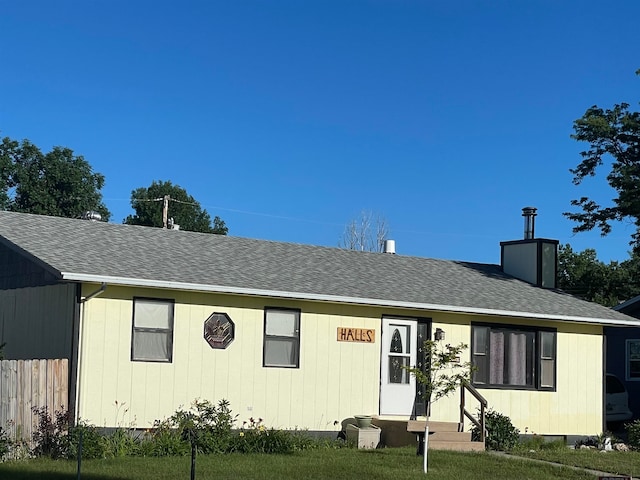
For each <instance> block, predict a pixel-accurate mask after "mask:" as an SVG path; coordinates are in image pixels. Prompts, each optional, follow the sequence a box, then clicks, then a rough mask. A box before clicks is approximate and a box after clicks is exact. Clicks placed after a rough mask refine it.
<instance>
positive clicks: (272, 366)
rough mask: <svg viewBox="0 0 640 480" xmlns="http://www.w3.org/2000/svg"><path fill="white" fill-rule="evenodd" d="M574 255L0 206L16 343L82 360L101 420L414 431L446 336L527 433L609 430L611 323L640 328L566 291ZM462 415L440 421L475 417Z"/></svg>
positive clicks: (529, 247)
mask: <svg viewBox="0 0 640 480" xmlns="http://www.w3.org/2000/svg"><path fill="white" fill-rule="evenodd" d="M556 246H557V242H554V241H550V240H544V239H536V238H532V236H531V238H528V239H525V240H519V241H514V242H503V243H502V244H501V251H502V255H501V256H502V265H491V264H479V263H470V262H462V261H449V260H436V259H430V258H418V257H410V256H403V255H395V254H391V253H369V252H359V251H351V250H343V249H337V248H327V247H317V246H309V245H299V244H292V243H280V242H272V241H263V240H253V239H247V238H236V237H230V236H218V235H210V234H201V233H194V232H186V231H179V230H178V231H176V230H165V229H159V228H148V227H139V226H130V225H118V224H108V223H102V222H95V221H88V220H75V219H66V218H56V217H47V216H37V215H29V214H21V213H12V212H0V267H1V268H0V342H6V347H5V354H6V356H7V357H8V358H13V359H28V358H62V357H64V358H68V359H69V360H70V372H71V373H70V376H71V378H70V385H72V391H71V393H70V397H71V398H70V408H72V409H73V411H74V414H75V417H76V418H81V419H83V420H85V421H87V422H91V423H93V424H96V425H100V426H107V427H110V426H117V425H119V424H120V425H121V424H127V425H129V424H131V423H133V424H135V425H136V426H137V427H139V428H146V427H149V426H151V425H152V424H153V421H154V420H156V419H162V418H165V417H167V416H169V415H171V414H172V413H173V412H175V410H176V409H178V408H179V407H181V406H185V407H188V406H189V404H190V402H191V401H192V400H194V399H195V398H205V399H209V400H211V401H214V402H215V401H217V400H219V399H222V398H225V399H227V400H229V401H230V404H231V408H232V410H233V411H234V412H235V413H238V414H239V416H240V420H243V419H247V418H249V417H255V418H258V417H259V418H262V419H263V420H264V422H265V424H266V425H267V426H274V427H284V428H286V427H291V428H293V427H299V428H307V429H309V430H311V431H324V432H327V431H333V432H336V431H337V430H336V429H337V427H336V426H335V422H340V421H342V420H343V419H345V418H347V417H351V416H353V415H354V414H373V415H374V416H377V417H379V418H381V419H401V420H402V419H405V420H406V419H408V417H409V414H410V413H411V411H412V407H413V404H414V400H415V397H416V385H415V382H414V379H413V378H412V377H411V376H409V375H407V373H406V371H405V370H404V369H403V368H402V367H403V366H408V365H416V364H418V363H421V359H420V358H419V354H420V349H419V345H420V344H421V342H422V340H424V339H426V338H430V337H431V336H432V334H433V333H435V332H436V331H439V333H440V334H442V333H443V332H444V335H445V336H446V339H445V341H446V342H448V343H451V344H457V343H459V342H464V343H466V344H468V345H469V349H468V350H466V353H465V357H464V358H462V359H461V360H462V361H465V360H471V361H472V362H473V363H474V364H475V366H476V371H475V372H474V378H473V384H474V385H475V387H476V388H477V389H478V390H479V391H480V392H481V393H482V395H483V396H484V397H485V398H486V399H487V400H488V403H489V407H490V408H493V409H495V410H496V411H499V412H501V413H503V414H506V415H508V416H509V417H510V418H511V420H512V422H513V423H514V425H515V426H516V427H518V428H519V429H520V430H521V431H523V432H524V431H525V430H526V431H528V432H536V433H539V434H548V435H592V434H595V433H597V432H600V431H602V429H603V395H604V393H603V372H604V370H605V365H604V349H603V341H604V336H603V328H604V326H608V325H616V326H623V325H637V324H638V321H637V320H636V319H633V318H631V317H628V316H626V315H624V314H622V313H619V312H616V311H614V310H611V309H608V308H605V307H603V306H600V305H597V304H594V303H589V302H585V301H583V300H579V299H577V298H575V297H572V296H570V295H567V294H564V293H562V292H560V291H558V290H556V289H555V288H554V287H555V278H554V277H555V271H556V258H555V248H556ZM458 403H459V398H457V397H456V396H454V397H450V398H447V399H444V400H442V401H440V402H438V403H437V404H435V405H434V408H433V410H432V417H431V418H432V419H434V420H454V421H457V420H458V418H459V405H458ZM123 405H124V406H125V408H122V407H123ZM470 408H471V409H474V407H470ZM125 416H126V418H124V417H125Z"/></svg>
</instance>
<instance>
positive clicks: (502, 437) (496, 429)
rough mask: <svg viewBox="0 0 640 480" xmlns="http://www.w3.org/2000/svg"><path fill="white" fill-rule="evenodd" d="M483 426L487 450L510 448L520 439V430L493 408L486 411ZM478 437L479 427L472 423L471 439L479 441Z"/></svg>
mask: <svg viewBox="0 0 640 480" xmlns="http://www.w3.org/2000/svg"><path fill="white" fill-rule="evenodd" d="M485 428H486V429H487V437H486V439H485V446H486V448H487V449H489V450H500V451H505V450H511V449H512V448H513V447H515V446H516V445H517V444H518V441H519V440H520V430H518V429H517V428H516V427H514V426H513V424H512V423H511V419H510V418H509V417H507V416H506V415H503V414H501V413H499V412H496V411H495V410H491V409H489V410H488V411H487V412H486V414H485ZM480 438H481V436H480V429H479V428H478V427H476V426H475V425H474V427H473V428H472V429H471V439H472V440H474V441H479V440H480Z"/></svg>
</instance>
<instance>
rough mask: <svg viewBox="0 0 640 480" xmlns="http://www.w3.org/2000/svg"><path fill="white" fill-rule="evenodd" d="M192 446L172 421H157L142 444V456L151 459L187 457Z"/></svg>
mask: <svg viewBox="0 0 640 480" xmlns="http://www.w3.org/2000/svg"><path fill="white" fill-rule="evenodd" d="M190 451H191V446H190V445H189V442H187V441H186V440H185V439H184V438H183V436H182V432H180V431H179V430H177V429H176V428H175V426H174V425H173V423H172V421H171V420H169V419H168V420H156V421H155V422H154V424H153V428H152V429H151V430H148V431H147V432H146V434H145V436H144V437H143V439H142V442H141V444H140V454H141V455H144V456H150V457H165V456H170V455H187V454H188V453H189V452H190Z"/></svg>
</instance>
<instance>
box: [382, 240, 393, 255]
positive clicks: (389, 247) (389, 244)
mask: <svg viewBox="0 0 640 480" xmlns="http://www.w3.org/2000/svg"><path fill="white" fill-rule="evenodd" d="M382 251H383V252H384V253H396V241H395V240H385V241H384V246H383V247H382Z"/></svg>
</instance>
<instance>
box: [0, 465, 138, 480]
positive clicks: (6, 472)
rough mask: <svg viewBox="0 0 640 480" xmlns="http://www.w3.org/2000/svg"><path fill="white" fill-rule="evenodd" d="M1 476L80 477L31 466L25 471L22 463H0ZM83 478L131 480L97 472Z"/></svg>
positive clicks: (15, 479) (31, 479)
mask: <svg viewBox="0 0 640 480" xmlns="http://www.w3.org/2000/svg"><path fill="white" fill-rule="evenodd" d="M0 478H3V479H4V478H6V479H11V480H75V479H77V478H78V474H77V472H73V473H69V472H48V471H46V470H40V471H39V470H36V469H33V468H30V469H29V470H28V471H25V469H24V467H23V468H20V464H19V463H18V464H12V465H2V464H0ZM81 478H82V480H131V479H130V478H127V477H119V476H110V475H99V474H95V473H82V474H81Z"/></svg>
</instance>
